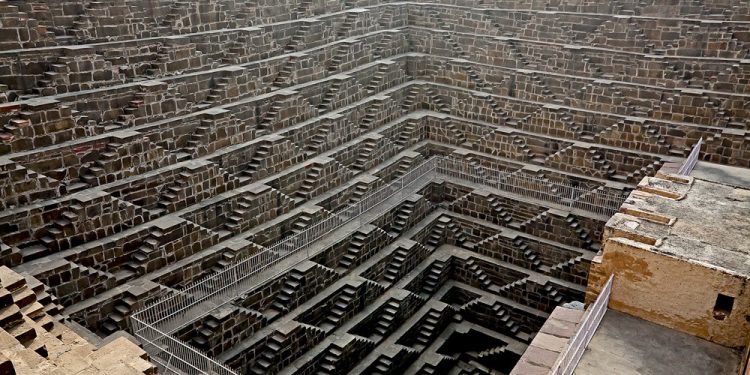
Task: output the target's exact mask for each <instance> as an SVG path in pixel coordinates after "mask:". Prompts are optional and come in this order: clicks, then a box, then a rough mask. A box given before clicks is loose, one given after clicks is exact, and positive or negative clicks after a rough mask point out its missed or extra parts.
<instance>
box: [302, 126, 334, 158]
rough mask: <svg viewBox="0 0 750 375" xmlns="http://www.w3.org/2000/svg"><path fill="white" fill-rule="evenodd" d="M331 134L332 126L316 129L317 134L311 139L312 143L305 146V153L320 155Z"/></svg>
mask: <svg viewBox="0 0 750 375" xmlns="http://www.w3.org/2000/svg"><path fill="white" fill-rule="evenodd" d="M330 132H331V125H330V124H326V123H324V124H321V125H320V126H318V127H317V128H316V129H315V134H313V136H312V137H311V138H310V143H308V144H307V146H305V151H306V152H307V153H308V154H310V155H317V154H320V153H321V152H323V151H324V150H325V146H326V144H328V136H329V134H330Z"/></svg>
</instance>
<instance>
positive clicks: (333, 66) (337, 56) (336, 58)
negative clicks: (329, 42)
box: [327, 40, 354, 74]
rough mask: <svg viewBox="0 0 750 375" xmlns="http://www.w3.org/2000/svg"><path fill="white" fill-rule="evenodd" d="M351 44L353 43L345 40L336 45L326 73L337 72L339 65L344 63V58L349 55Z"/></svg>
mask: <svg viewBox="0 0 750 375" xmlns="http://www.w3.org/2000/svg"><path fill="white" fill-rule="evenodd" d="M353 44H354V43H353V42H350V41H346V40H345V41H342V42H340V43H339V44H338V45H337V47H336V50H335V52H334V53H333V56H332V57H331V61H329V63H328V68H327V69H328V73H331V74H333V73H336V72H338V71H339V69H340V67H341V64H342V63H343V62H344V58H345V56H346V55H347V54H348V53H349V51H350V50H351V47H352V45H353Z"/></svg>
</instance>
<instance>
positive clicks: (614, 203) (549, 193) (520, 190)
mask: <svg viewBox="0 0 750 375" xmlns="http://www.w3.org/2000/svg"><path fill="white" fill-rule="evenodd" d="M437 171H438V173H439V174H442V175H445V176H448V177H450V178H452V179H458V180H464V181H468V182H471V183H475V184H482V185H486V186H489V187H493V188H495V189H498V190H502V191H507V192H509V193H512V194H516V195H520V196H524V197H529V198H532V199H536V200H541V201H545V202H551V203H555V204H558V205H560V206H564V207H567V208H569V209H574V208H576V209H581V210H586V211H590V212H594V213H597V214H600V215H604V216H612V215H614V214H615V213H616V212H617V211H618V210H619V209H620V206H621V205H622V202H624V201H625V198H626V195H625V194H624V193H623V192H617V193H610V192H607V191H606V190H603V188H597V189H594V190H591V189H584V188H579V187H575V186H573V185H570V184H563V183H559V182H554V181H548V180H545V179H541V178H538V177H535V176H530V175H527V174H521V173H507V172H501V171H497V170H494V169H490V168H486V167H482V166H480V165H473V164H469V163H467V162H466V161H464V160H460V159H453V158H441V159H439V160H438V169H437Z"/></svg>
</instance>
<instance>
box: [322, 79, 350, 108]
mask: <svg viewBox="0 0 750 375" xmlns="http://www.w3.org/2000/svg"><path fill="white" fill-rule="evenodd" d="M343 83H344V81H343V80H340V79H334V80H333V82H332V83H331V86H330V87H329V88H328V91H326V93H325V95H323V99H321V101H320V104H318V113H319V114H323V113H326V112H328V111H330V110H332V109H333V108H334V106H335V104H336V96H337V94H338V92H339V91H340V90H341V85H342V84H343Z"/></svg>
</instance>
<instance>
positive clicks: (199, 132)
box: [182, 119, 211, 156]
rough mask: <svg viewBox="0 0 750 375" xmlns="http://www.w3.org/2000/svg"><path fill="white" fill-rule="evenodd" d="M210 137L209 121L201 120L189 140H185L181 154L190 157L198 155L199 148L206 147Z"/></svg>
mask: <svg viewBox="0 0 750 375" xmlns="http://www.w3.org/2000/svg"><path fill="white" fill-rule="evenodd" d="M210 136H211V121H210V120H206V119H202V120H201V122H200V125H198V126H197V127H196V128H195V130H193V132H192V133H190V138H189V139H188V140H187V143H186V144H185V147H184V148H183V149H182V152H185V153H187V154H190V155H194V156H195V155H199V148H200V147H203V146H207V145H208V143H209V140H210Z"/></svg>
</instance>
